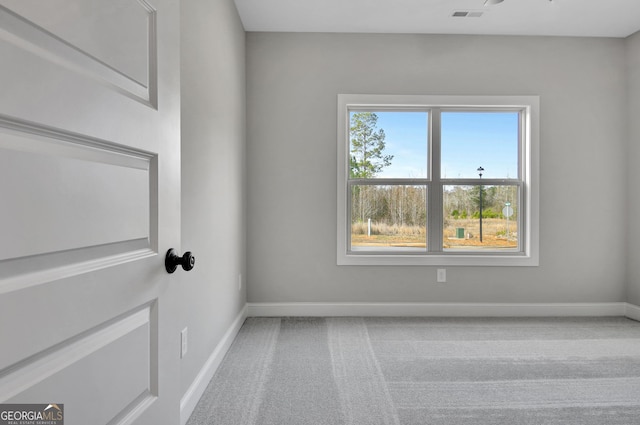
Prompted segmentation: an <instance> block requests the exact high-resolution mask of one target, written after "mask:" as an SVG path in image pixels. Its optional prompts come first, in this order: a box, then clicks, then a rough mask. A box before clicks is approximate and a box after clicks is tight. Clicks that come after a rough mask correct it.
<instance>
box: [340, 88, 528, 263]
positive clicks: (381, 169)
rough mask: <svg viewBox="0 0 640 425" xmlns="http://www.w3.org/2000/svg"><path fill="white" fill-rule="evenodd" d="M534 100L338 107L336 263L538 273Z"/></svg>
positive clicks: (353, 99)
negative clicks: (507, 267)
mask: <svg viewBox="0 0 640 425" xmlns="http://www.w3.org/2000/svg"><path fill="white" fill-rule="evenodd" d="M537 117H538V98H537V97H535V96H471V97H469V96H464V97H462V96H390V95H339V96H338V220H337V221H338V256H337V257H338V264H341V265H350V264H353V265H357V264H363V265H366V264H381V265H384V264H387V265H510V266H511V265H527V266H531V265H537V263H538V182H537V179H538V178H537V175H538V158H537V152H538V131H537V119H538V118H537Z"/></svg>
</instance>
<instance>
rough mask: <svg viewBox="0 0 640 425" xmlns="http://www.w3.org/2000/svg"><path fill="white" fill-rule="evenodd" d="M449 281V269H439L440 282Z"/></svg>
mask: <svg viewBox="0 0 640 425" xmlns="http://www.w3.org/2000/svg"><path fill="white" fill-rule="evenodd" d="M446 281H447V269H438V282H440V283H443V282H446Z"/></svg>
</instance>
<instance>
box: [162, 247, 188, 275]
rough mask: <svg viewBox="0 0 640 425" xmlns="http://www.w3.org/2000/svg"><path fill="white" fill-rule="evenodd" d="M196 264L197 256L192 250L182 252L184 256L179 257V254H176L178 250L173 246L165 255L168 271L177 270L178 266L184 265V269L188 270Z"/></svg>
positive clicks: (165, 266) (165, 264)
mask: <svg viewBox="0 0 640 425" xmlns="http://www.w3.org/2000/svg"><path fill="white" fill-rule="evenodd" d="M195 265H196V257H194V256H193V254H191V251H187V252H185V253H184V254H182V257H179V256H178V254H176V250H175V249H173V248H171V249H170V250H169V251H167V255H166V256H165V257H164V268H165V269H167V273H173V272H175V271H176V269H177V268H178V266H182V269H183V270H184V271H187V272H188V271H189V270H191V269H193V267H194V266H195Z"/></svg>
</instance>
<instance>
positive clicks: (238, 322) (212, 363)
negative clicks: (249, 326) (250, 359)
mask: <svg viewBox="0 0 640 425" xmlns="http://www.w3.org/2000/svg"><path fill="white" fill-rule="evenodd" d="M247 310H248V308H247V305H245V306H244V308H243V309H242V310H241V311H240V313H238V316H237V317H236V319H235V320H234V321H233V323H232V324H231V326H230V327H229V329H228V330H227V332H226V333H225V334H224V336H223V337H222V339H221V340H220V342H219V343H218V345H217V346H216V348H215V350H213V353H211V356H209V358H208V359H207V361H206V362H205V364H204V366H203V367H202V369H201V370H200V372H199V373H198V375H197V376H196V379H194V380H193V382H192V383H191V385H190V386H189V389H188V390H187V391H186V392H185V393H184V395H183V396H182V398H181V399H180V425H185V424H186V423H187V421H188V420H189V417H190V416H191V414H192V413H193V410H194V409H195V408H196V405H197V404H198V401H199V400H200V397H202V394H204V391H205V390H206V389H207V386H208V385H209V381H211V379H212V378H213V375H214V374H215V373H216V370H218V367H219V366H220V363H222V359H224V356H225V354H227V351H229V347H231V343H232V342H233V340H234V339H235V337H236V335H237V334H238V332H239V331H240V328H241V327H242V324H243V323H244V321H245V319H246V318H247Z"/></svg>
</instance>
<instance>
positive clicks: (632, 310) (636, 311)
mask: <svg viewBox="0 0 640 425" xmlns="http://www.w3.org/2000/svg"><path fill="white" fill-rule="evenodd" d="M624 315H625V316H627V317H628V318H629V319H633V320H637V321H639V322H640V307H639V306H637V305H633V304H629V303H626V306H625V311H624Z"/></svg>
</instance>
